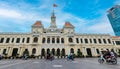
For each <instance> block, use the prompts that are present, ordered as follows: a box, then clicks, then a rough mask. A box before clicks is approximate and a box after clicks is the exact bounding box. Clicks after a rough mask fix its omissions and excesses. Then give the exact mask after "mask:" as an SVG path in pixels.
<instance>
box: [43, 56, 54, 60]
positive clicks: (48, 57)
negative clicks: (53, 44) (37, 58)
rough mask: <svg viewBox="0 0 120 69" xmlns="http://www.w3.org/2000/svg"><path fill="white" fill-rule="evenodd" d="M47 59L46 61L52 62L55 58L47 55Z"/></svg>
mask: <svg viewBox="0 0 120 69" xmlns="http://www.w3.org/2000/svg"><path fill="white" fill-rule="evenodd" d="M45 58H46V60H51V61H52V60H54V56H52V55H47V56H46V57H45Z"/></svg>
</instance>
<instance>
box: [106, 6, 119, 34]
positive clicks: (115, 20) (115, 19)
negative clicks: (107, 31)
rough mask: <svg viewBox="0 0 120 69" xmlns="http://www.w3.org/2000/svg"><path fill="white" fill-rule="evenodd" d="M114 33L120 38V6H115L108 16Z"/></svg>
mask: <svg viewBox="0 0 120 69" xmlns="http://www.w3.org/2000/svg"><path fill="white" fill-rule="evenodd" d="M107 16H108V18H109V21H110V23H111V26H112V28H113V31H114V33H115V35H116V36H120V5H115V6H113V7H112V8H110V9H109V10H108V14H107Z"/></svg>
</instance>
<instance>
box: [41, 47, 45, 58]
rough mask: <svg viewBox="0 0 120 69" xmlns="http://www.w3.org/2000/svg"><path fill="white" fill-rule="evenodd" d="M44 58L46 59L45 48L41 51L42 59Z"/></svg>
mask: <svg viewBox="0 0 120 69" xmlns="http://www.w3.org/2000/svg"><path fill="white" fill-rule="evenodd" d="M43 56H44V57H45V49H44V48H43V49H42V50H41V58H42V57H43Z"/></svg>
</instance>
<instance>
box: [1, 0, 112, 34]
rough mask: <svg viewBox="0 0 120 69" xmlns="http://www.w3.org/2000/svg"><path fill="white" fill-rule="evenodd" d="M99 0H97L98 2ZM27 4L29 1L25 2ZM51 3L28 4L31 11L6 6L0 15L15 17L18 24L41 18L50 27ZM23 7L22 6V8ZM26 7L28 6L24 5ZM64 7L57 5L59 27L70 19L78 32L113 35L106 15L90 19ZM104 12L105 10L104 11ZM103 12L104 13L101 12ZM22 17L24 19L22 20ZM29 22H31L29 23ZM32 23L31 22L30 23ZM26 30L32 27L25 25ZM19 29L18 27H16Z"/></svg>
mask: <svg viewBox="0 0 120 69" xmlns="http://www.w3.org/2000/svg"><path fill="white" fill-rule="evenodd" d="M98 1H99V0H96V3H97V2H98ZM24 4H26V5H27V3H24ZM50 5H52V4H51V3H49V1H48V2H44V3H43V4H42V5H40V6H39V7H38V8H36V7H32V6H27V8H29V9H32V12H31V11H27V12H26V10H19V11H18V10H16V8H14V9H6V8H2V9H1V8H0V17H7V18H13V21H15V20H16V22H14V23H16V24H18V23H20V24H23V25H21V26H22V27H23V26H26V23H27V22H29V21H30V22H31V23H32V22H33V21H34V22H35V21H36V20H41V21H42V23H43V24H44V25H45V27H47V28H48V25H50V16H49V15H51V14H49V13H50V12H51V9H52V7H50ZM21 6H22V7H23V5H22V4H21ZM22 7H21V8H22ZM24 8H26V7H24ZM46 8H48V9H49V11H48V10H47V12H49V13H46V14H43V13H44V12H46V11H45V10H43V9H46ZM62 8H64V6H62V7H57V8H56V11H55V12H56V17H57V25H58V27H63V25H64V23H65V21H70V22H71V23H72V24H73V25H74V26H75V29H76V31H77V32H78V33H109V34H112V35H113V31H112V28H111V26H110V24H109V21H108V19H107V18H106V17H105V16H104V14H103V17H101V18H98V19H93V20H89V19H84V18H81V17H77V16H75V15H73V14H71V13H66V12H63V11H62ZM35 10H39V11H37V12H34V11H35ZM102 12H103V11H102ZM97 14H98V12H97ZM101 14H102V13H101ZM21 19H22V20H21ZM27 24H29V23H27ZM29 25H31V24H29ZM24 28H25V29H26V30H27V29H30V28H26V27H24ZM24 28H23V30H24ZM16 30H17V29H16Z"/></svg>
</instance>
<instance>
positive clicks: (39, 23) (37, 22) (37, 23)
mask: <svg viewBox="0 0 120 69" xmlns="http://www.w3.org/2000/svg"><path fill="white" fill-rule="evenodd" d="M33 26H42V23H41V21H36V22H35V23H34V25H33Z"/></svg>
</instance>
